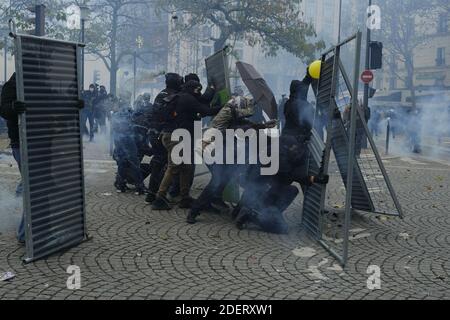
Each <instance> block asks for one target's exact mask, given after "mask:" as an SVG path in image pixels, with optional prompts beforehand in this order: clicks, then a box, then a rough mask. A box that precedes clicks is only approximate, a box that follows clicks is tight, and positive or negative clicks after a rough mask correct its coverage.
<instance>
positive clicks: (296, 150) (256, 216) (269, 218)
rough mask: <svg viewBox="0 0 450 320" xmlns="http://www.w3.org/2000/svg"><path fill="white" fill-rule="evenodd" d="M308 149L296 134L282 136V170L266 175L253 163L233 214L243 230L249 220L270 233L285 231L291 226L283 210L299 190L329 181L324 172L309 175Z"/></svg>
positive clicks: (282, 232)
mask: <svg viewBox="0 0 450 320" xmlns="http://www.w3.org/2000/svg"><path fill="white" fill-rule="evenodd" d="M306 153H307V150H306V148H304V147H302V144H300V143H299V141H298V140H297V138H296V137H294V136H281V137H280V170H279V172H278V173H277V174H276V175H275V176H262V175H260V173H259V167H258V166H251V167H250V169H249V171H248V173H247V175H246V179H245V183H244V185H243V187H244V189H245V191H244V193H243V195H242V198H241V201H240V202H239V205H238V207H237V208H235V210H234V213H233V216H234V217H236V225H237V227H238V228H239V229H242V228H244V227H245V226H246V225H248V224H249V223H253V224H256V225H258V226H259V227H260V228H261V229H262V230H264V231H266V232H270V233H278V234H285V233H287V232H288V226H287V223H286V221H285V220H284V218H283V212H284V211H285V210H286V209H287V208H288V207H289V206H290V205H291V203H292V202H293V201H294V200H295V198H296V197H297V195H298V193H299V190H298V189H297V187H296V186H293V185H292V183H294V182H298V183H299V184H300V185H301V187H302V189H305V188H307V187H309V186H311V185H313V184H315V183H316V184H327V183H328V180H329V177H328V176H327V175H323V174H320V175H318V176H308V175H307V167H306V163H307V162H306V161H305V154H306Z"/></svg>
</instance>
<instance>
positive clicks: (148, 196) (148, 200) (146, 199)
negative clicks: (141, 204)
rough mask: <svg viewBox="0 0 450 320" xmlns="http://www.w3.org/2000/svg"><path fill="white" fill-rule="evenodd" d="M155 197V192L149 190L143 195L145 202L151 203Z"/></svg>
mask: <svg viewBox="0 0 450 320" xmlns="http://www.w3.org/2000/svg"><path fill="white" fill-rule="evenodd" d="M155 199H156V194H154V193H151V192H149V193H148V195H147V196H146V197H145V203H147V204H152V203H153V202H154V201H155Z"/></svg>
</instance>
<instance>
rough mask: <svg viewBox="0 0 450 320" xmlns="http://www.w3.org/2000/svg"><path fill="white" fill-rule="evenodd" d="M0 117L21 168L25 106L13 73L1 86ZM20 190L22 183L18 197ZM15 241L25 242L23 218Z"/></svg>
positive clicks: (20, 187) (19, 192) (17, 190)
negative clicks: (22, 123) (20, 119)
mask: <svg viewBox="0 0 450 320" xmlns="http://www.w3.org/2000/svg"><path fill="white" fill-rule="evenodd" d="M0 106H1V107H0V108H1V116H2V118H4V119H5V120H6V126H7V128H8V138H9V141H10V146H11V149H12V154H13V157H14V159H15V160H16V162H17V166H18V168H19V171H20V168H21V160H20V135H19V114H21V113H24V112H25V104H24V103H23V102H21V101H17V92H16V73H13V75H12V76H11V78H10V79H9V80H8V81H7V82H6V83H5V84H4V85H3V87H2V91H1V100H0ZM21 189H22V182H20V183H19V185H18V186H17V189H16V194H17V195H20V194H21ZM17 240H18V241H19V242H20V243H22V244H23V243H24V242H25V224H24V216H23V214H22V219H21V221H20V224H19V227H18V229H17Z"/></svg>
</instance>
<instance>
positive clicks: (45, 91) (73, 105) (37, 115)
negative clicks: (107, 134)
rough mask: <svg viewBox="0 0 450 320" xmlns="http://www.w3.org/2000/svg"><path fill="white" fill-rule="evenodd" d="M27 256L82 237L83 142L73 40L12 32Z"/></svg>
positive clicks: (76, 50)
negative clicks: (19, 108) (20, 111)
mask: <svg viewBox="0 0 450 320" xmlns="http://www.w3.org/2000/svg"><path fill="white" fill-rule="evenodd" d="M15 45H16V56H15V57H16V73H17V93H18V99H19V100H21V101H24V102H25V104H26V107H27V111H26V112H25V113H24V114H22V115H21V116H20V120H19V126H20V142H21V157H22V166H21V171H22V178H23V182H24V214H25V221H26V252H27V256H26V258H25V261H27V262H30V261H34V260H36V259H39V258H42V257H45V256H48V255H50V254H52V253H55V252H58V251H60V250H62V249H65V248H69V247H72V246H74V245H76V244H78V243H80V242H81V241H83V240H84V239H85V235H86V226H85V223H86V219H85V196H84V174H83V152H82V151H83V147H82V140H81V135H80V111H79V109H78V100H79V98H80V95H79V93H80V82H79V70H80V69H79V67H78V61H79V48H78V45H77V44H74V43H66V42H61V41H55V40H50V39H45V38H37V37H34V36H25V35H16V36H15Z"/></svg>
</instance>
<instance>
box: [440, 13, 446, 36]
mask: <svg viewBox="0 0 450 320" xmlns="http://www.w3.org/2000/svg"><path fill="white" fill-rule="evenodd" d="M447 32H448V15H447V14H445V13H443V14H441V15H439V22H438V33H447Z"/></svg>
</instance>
